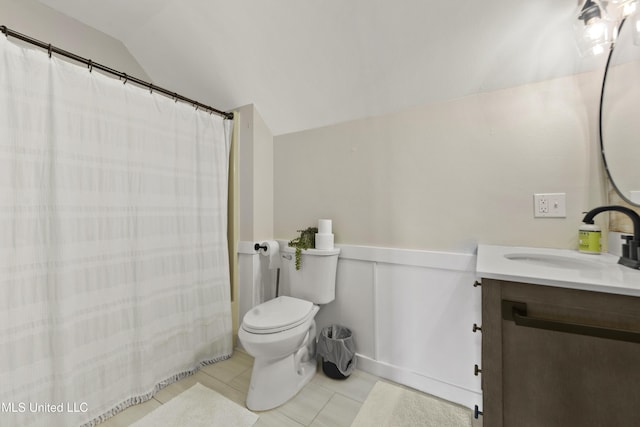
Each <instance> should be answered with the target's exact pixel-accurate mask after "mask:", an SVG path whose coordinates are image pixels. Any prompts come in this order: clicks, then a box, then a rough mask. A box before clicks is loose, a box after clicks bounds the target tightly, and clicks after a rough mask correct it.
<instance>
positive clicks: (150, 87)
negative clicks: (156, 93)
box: [149, 83, 153, 95]
mask: <svg viewBox="0 0 640 427" xmlns="http://www.w3.org/2000/svg"><path fill="white" fill-rule="evenodd" d="M149 93H150V94H152V95H153V83H149Z"/></svg>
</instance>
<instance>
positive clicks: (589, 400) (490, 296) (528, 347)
mask: <svg viewBox="0 0 640 427" xmlns="http://www.w3.org/2000/svg"><path fill="white" fill-rule="evenodd" d="M505 301H506V303H505ZM514 302H516V303H520V304H525V305H526V315H525V316H524V317H523V318H522V319H524V320H522V319H521V318H520V317H519V318H518V319H519V321H520V322H521V323H523V322H524V323H531V322H529V319H533V320H534V321H533V324H534V325H536V321H537V320H542V321H543V323H542V325H543V326H544V327H547V326H549V325H551V329H555V328H556V326H559V329H563V328H564V327H563V326H562V325H565V324H569V325H577V328H578V329H577V330H578V333H575V332H573V331H570V332H566V331H565V332H561V331H557V330H550V329H540V328H538V327H535V326H534V327H531V326H520V325H516V323H515V322H514V321H513V320H510V317H513V316H512V312H513V307H514V306H513V304H512V303H514ZM518 307H522V306H521V305H519V306H518ZM516 312H517V313H521V311H517V310H516ZM518 316H519V315H518ZM525 318H526V319H525ZM580 328H582V329H580ZM569 329H570V330H572V327H569ZM616 330H618V331H619V332H616ZM585 331H586V332H589V333H595V335H605V336H608V335H610V334H609V332H611V334H612V335H613V338H603V337H599V336H590V335H584V334H582V333H583V332H585ZM637 337H640V297H636V296H627V295H617V294H611V293H604V292H594V291H586V290H578V289H566V288H562V287H554V286H544V285H540V284H527V283H520V282H514V281H508V280H498V279H487V278H483V279H482V366H481V374H480V375H481V376H482V391H483V414H484V415H483V425H484V426H485V427H573V426H580V427H587V426H603V427H604V426H607V427H608V426H612V427H613V426H615V427H623V426H630V427H631V426H634V427H635V426H640V342H634V340H636V339H637Z"/></svg>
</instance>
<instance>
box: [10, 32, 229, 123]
mask: <svg viewBox="0 0 640 427" xmlns="http://www.w3.org/2000/svg"><path fill="white" fill-rule="evenodd" d="M0 31H1V32H2V33H4V35H5V36H7V38H8V37H9V36H11V37H14V38H16V39H19V40H22V41H24V42H27V43H30V44H32V45H35V46H38V47H40V48H42V49H45V50H47V52H49V57H51V54H52V53H55V54H58V55H62V56H64V57H67V58H69V59H72V60H74V61H76V62H80V63H82V64H84V65H86V66H87V67H88V68H89V71H91V70H92V69H93V68H97V69H98V70H100V71H104V72H105V73H109V74H112V75H114V76H117V77H118V78H119V79H120V80H122V79H124V83H126V82H133V83H135V84H137V85H140V86H142V87H146V88H147V89H149V91H151V92H153V91H156V92H160V93H162V94H164V95H166V96H168V97H170V98H173V99H174V100H176V101H177V100H180V101H183V102H186V103H188V104H191V105H193V106H194V107H196V109H204V110H208V111H210V112H212V113H216V114H218V115H220V116H223V117H224V118H226V119H233V113H228V112H225V111H220V110H218V109H216V108H213V107H210V106H208V105H205V104H202V103H200V102H198V101H194V100H193V99H190V98H187V97H186V96H182V95H180V94H177V93H175V92H171V91H170V90H167V89H165V88H162V87H160V86H156V85H154V84H152V83H149V82H146V81H144V80H141V79H139V78H137V77H133V76H130V75H128V74H127V73H123V72H121V71H117V70H114V69H113V68H109V67H107V66H106V65H102V64H99V63H97V62H93V61H92V60H90V59H86V58H83V57H81V56H79V55H76V54H75V53H71V52H68V51H66V50H63V49H60V48H58V47H55V46H53V45H51V44H50V43H45V42H42V41H40V40H37V39H34V38H32V37H29V36H26V35H24V34H21V33H19V32H17V31H14V30H11V29H9V28H7V27H6V26H4V25H0Z"/></svg>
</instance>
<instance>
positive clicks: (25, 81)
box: [0, 37, 232, 427]
mask: <svg viewBox="0 0 640 427" xmlns="http://www.w3.org/2000/svg"><path fill="white" fill-rule="evenodd" d="M229 124H230V123H229V121H225V120H223V119H222V118H221V117H219V116H216V115H211V114H209V113H208V112H205V111H196V109H195V108H193V107H192V106H190V105H187V104H184V103H182V102H174V101H173V100H172V99H169V98H166V97H165V96H163V95H160V94H155V93H150V91H149V90H146V89H142V88H139V87H135V86H133V85H131V84H123V83H122V82H121V81H118V80H117V79H113V78H111V77H107V76H104V75H101V74H99V73H98V72H97V71H95V70H94V71H93V72H90V71H89V70H88V69H87V68H85V67H83V66H79V65H77V64H71V63H68V62H65V61H63V60H60V59H57V58H56V57H55V56H54V57H53V58H49V56H48V55H47V54H46V51H42V50H34V49H31V48H25V47H22V46H19V45H17V44H14V43H13V42H12V41H11V40H10V39H6V38H5V37H0V405H1V406H0V426H47V427H49V426H64V427H67V426H74V425H81V424H92V423H95V422H96V420H98V419H100V418H105V417H108V416H109V415H111V414H113V413H114V412H116V411H118V410H120V409H122V408H124V407H126V406H129V405H131V404H132V403H136V402H140V401H143V400H146V399H148V398H150V397H151V396H152V395H153V393H154V392H155V391H157V390H158V389H159V388H161V387H162V386H164V385H166V384H168V383H170V382H172V381H175V380H176V379H178V378H180V377H181V376H184V375H185V374H187V373H189V372H193V371H194V370H195V369H197V368H198V367H199V366H201V365H202V364H204V363H210V362H213V361H216V360H221V359H225V358H228V357H229V355H230V354H231V352H232V332H231V306H230V296H229V294H230V290H229V269H228V253H227V237H226V232H227V216H226V215H227V170H228V154H229V141H230V129H231V126H229Z"/></svg>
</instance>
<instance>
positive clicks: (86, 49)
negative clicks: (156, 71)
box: [0, 0, 149, 81]
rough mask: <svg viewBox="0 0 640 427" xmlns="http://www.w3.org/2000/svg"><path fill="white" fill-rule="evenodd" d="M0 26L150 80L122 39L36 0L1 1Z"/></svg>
mask: <svg viewBox="0 0 640 427" xmlns="http://www.w3.org/2000/svg"><path fill="white" fill-rule="evenodd" d="M0 25H5V26H7V27H8V28H10V29H12V30H15V31H17V32H19V33H22V34H26V35H28V36H30V37H33V38H36V39H38V40H41V41H43V42H46V43H51V44H53V45H54V46H56V47H59V48H61V49H64V50H67V51H70V52H72V53H75V54H77V55H80V56H82V57H84V58H87V59H91V60H93V61H95V62H98V63H100V64H103V65H106V66H108V67H110V68H113V69H115V70H118V71H122V72H125V73H127V74H129V75H131V76H135V77H138V78H140V79H143V80H146V81H149V76H147V73H146V72H145V71H144V70H143V69H142V68H141V67H140V64H138V62H137V61H136V60H135V58H134V57H133V56H132V55H131V54H130V53H129V51H128V50H127V48H126V47H125V46H124V45H123V44H122V43H121V42H120V41H119V40H116V39H114V38H113V37H110V36H108V35H106V34H104V33H102V32H100V31H98V30H96V29H94V28H91V27H89V26H87V25H85V24H83V23H81V22H79V21H77V20H75V19H73V18H70V17H68V16H66V15H63V14H62V13H60V12H58V11H56V10H54V9H51V8H50V7H48V6H45V5H43V4H42V3H39V2H37V1H35V0H0Z"/></svg>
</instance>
